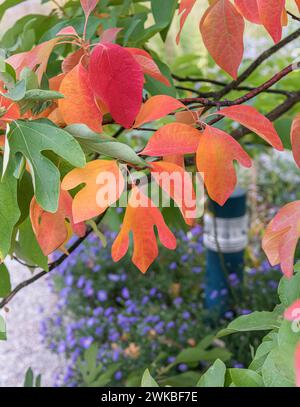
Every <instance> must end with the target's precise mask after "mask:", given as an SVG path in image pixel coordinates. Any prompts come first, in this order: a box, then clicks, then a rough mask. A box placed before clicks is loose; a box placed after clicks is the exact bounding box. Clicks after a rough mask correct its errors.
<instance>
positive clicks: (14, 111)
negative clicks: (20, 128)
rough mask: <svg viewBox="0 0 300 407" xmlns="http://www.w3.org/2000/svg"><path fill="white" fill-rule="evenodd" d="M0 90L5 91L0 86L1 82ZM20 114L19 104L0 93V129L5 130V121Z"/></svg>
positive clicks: (9, 120)
mask: <svg viewBox="0 0 300 407" xmlns="http://www.w3.org/2000/svg"><path fill="white" fill-rule="evenodd" d="M0 91H1V92H5V91H4V89H3V88H2V87H1V83H0ZM20 116H21V114H20V110H19V106H18V105H17V104H16V103H14V102H13V101H11V100H10V99H6V98H5V97H4V96H1V95H0V129H3V130H5V129H6V124H7V123H9V122H11V121H13V120H17V119H19V118H20Z"/></svg>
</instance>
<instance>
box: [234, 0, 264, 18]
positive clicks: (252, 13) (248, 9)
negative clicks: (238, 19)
mask: <svg viewBox="0 0 300 407" xmlns="http://www.w3.org/2000/svg"><path fill="white" fill-rule="evenodd" d="M234 4H235V5H236V8H237V9H238V10H239V12H240V13H241V14H242V16H244V17H245V18H246V19H247V20H249V21H251V23H254V24H261V22H260V17H259V12H258V6H257V0H234Z"/></svg>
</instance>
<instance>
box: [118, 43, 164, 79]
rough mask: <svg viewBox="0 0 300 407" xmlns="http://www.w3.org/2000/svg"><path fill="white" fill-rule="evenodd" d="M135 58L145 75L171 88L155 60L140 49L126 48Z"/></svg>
mask: <svg viewBox="0 0 300 407" xmlns="http://www.w3.org/2000/svg"><path fill="white" fill-rule="evenodd" d="M126 49H127V50H128V51H129V52H130V53H131V54H132V56H133V57H134V59H135V60H136V62H137V63H138V64H139V65H140V67H141V68H142V71H143V73H144V75H149V76H152V78H154V79H156V80H158V81H159V82H162V83H163V84H165V85H166V86H171V84H170V81H169V79H167V78H166V77H165V76H164V75H163V74H162V73H161V72H160V70H159V67H158V66H157V64H156V63H155V61H154V60H153V58H152V56H151V55H150V54H149V53H148V52H146V51H144V50H143V49H139V48H126Z"/></svg>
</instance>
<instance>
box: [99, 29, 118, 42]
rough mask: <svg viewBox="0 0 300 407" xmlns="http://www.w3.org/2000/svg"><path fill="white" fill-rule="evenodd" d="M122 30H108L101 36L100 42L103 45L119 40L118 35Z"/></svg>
mask: <svg viewBox="0 0 300 407" xmlns="http://www.w3.org/2000/svg"><path fill="white" fill-rule="evenodd" d="M122 30H123V28H108V29H107V30H105V31H103V33H102V34H101V36H100V40H99V42H101V43H103V44H105V43H107V42H114V41H115V40H116V38H117V35H118V34H119V32H120V31H122Z"/></svg>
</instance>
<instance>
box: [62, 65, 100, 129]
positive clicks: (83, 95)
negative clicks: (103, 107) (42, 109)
mask: <svg viewBox="0 0 300 407" xmlns="http://www.w3.org/2000/svg"><path fill="white" fill-rule="evenodd" d="M59 91H60V92H61V93H62V94H63V95H64V96H65V97H64V99H60V100H59V101H58V107H59V109H60V111H61V114H62V117H63V119H64V121H65V123H66V124H68V125H69V124H74V123H83V124H86V125H87V126H88V127H89V128H90V129H92V130H93V131H96V132H101V131H102V125H101V124H102V113H101V111H100V109H99V107H98V105H97V103H96V100H95V97H94V93H93V91H92V89H91V87H90V83H89V78H88V73H87V71H86V70H85V68H84V67H83V65H82V64H81V63H79V64H78V65H77V66H75V68H73V69H72V70H71V71H70V72H68V73H67V74H66V75H65V77H64V79H63V80H62V82H61V85H60V88H59Z"/></svg>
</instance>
